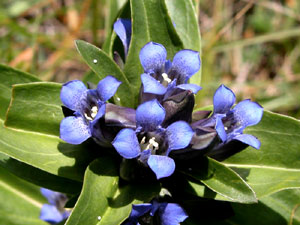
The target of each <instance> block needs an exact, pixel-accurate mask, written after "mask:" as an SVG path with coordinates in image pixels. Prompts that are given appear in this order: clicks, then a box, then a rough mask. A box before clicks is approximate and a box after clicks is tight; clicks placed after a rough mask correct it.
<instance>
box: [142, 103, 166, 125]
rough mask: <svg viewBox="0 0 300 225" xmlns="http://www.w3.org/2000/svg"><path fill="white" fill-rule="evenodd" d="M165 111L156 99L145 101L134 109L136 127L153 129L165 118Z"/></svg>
mask: <svg viewBox="0 0 300 225" xmlns="http://www.w3.org/2000/svg"><path fill="white" fill-rule="evenodd" d="M165 116H166V111H165V109H164V108H163V107H162V106H161V104H159V102H158V101H157V100H156V99H153V100H151V101H148V102H145V103H143V104H141V105H139V107H138V108H137V109H136V123H137V127H142V128H143V130H144V131H154V130H155V129H156V128H157V127H158V126H159V125H160V124H161V123H162V122H163V120H164V119H165Z"/></svg>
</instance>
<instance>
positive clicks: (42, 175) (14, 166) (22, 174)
mask: <svg viewBox="0 0 300 225" xmlns="http://www.w3.org/2000/svg"><path fill="white" fill-rule="evenodd" d="M0 165H1V166H2V167H3V168H5V169H6V170H8V171H10V172H12V173H13V174H14V175H16V176H18V177H19V178H21V179H23V180H26V181H29V182H31V183H33V184H35V185H39V186H43V187H45V188H48V189H51V190H54V191H57V192H63V193H70V194H77V193H79V192H80V190H81V186H82V183H81V182H77V181H74V180H70V179H66V178H63V177H59V176H55V175H53V174H50V173H47V172H45V171H43V170H40V169H37V168H35V167H33V166H30V165H28V164H26V163H22V162H20V161H18V160H16V159H13V158H11V157H9V156H7V155H5V154H3V153H0Z"/></svg>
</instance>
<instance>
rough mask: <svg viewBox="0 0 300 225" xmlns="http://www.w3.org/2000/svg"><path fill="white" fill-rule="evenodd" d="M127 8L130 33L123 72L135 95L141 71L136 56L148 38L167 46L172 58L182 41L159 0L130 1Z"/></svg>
mask: <svg viewBox="0 0 300 225" xmlns="http://www.w3.org/2000/svg"><path fill="white" fill-rule="evenodd" d="M130 7H131V16H132V36H131V42H130V47H129V52H128V55H127V59H126V64H125V67H124V73H125V74H126V76H127V77H128V80H129V81H130V82H131V83H132V85H133V86H134V90H135V91H136V94H137V93H138V91H139V88H140V84H141V81H140V75H141V74H142V73H143V68H142V66H141V63H140V59H139V53H140V49H141V48H142V47H143V46H144V45H145V44H146V43H148V42H150V41H153V42H157V43H160V44H162V45H163V46H164V47H165V48H166V49H167V52H168V58H169V59H172V58H173V56H174V54H175V53H176V52H177V51H178V50H180V49H182V48H183V44H182V42H181V40H180V39H179V37H178V35H177V33H176V31H175V29H174V27H173V24H172V20H171V18H170V17H169V16H168V14H166V13H165V12H166V8H165V7H164V5H163V4H161V1H160V0H152V1H148V0H132V1H130Z"/></svg>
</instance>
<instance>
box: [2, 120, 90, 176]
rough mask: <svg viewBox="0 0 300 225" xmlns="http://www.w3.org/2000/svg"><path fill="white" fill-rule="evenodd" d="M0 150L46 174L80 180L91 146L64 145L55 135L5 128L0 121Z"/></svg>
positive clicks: (88, 159)
mask: <svg viewBox="0 0 300 225" xmlns="http://www.w3.org/2000/svg"><path fill="white" fill-rule="evenodd" d="M0 133H1V135H0V152H2V153H4V154H6V155H8V156H10V157H12V158H14V159H17V160H19V161H21V162H24V163H26V164H29V165H31V166H33V167H36V168H38V169H41V170H43V171H46V172H48V173H51V174H54V175H58V176H62V177H66V178H69V179H72V180H77V181H81V180H82V177H83V173H84V171H85V169H86V167H87V165H88V164H89V162H90V161H91V160H92V159H93V158H94V157H95V156H94V154H95V149H91V147H88V146H87V145H71V144H67V143H65V142H63V141H61V140H60V139H59V137H56V136H49V135H46V134H42V133H37V132H30V131H25V130H24V131H23V130H16V129H11V128H5V127H4V126H3V122H1V121H0Z"/></svg>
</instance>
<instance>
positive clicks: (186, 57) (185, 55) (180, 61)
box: [172, 49, 201, 82]
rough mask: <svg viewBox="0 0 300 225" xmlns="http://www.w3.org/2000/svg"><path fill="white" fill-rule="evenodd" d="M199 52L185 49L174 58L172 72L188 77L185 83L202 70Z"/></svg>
mask: <svg viewBox="0 0 300 225" xmlns="http://www.w3.org/2000/svg"><path fill="white" fill-rule="evenodd" d="M200 66H201V61H200V56H199V52H196V51H193V50H189V49H184V50H181V51H179V52H177V53H176V54H175V56H174V58H173V62H172V70H176V71H177V72H178V73H179V74H182V75H184V76H186V79H185V82H187V80H188V79H189V78H190V77H191V76H193V75H194V74H195V73H197V71H198V70H199V69H200Z"/></svg>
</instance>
